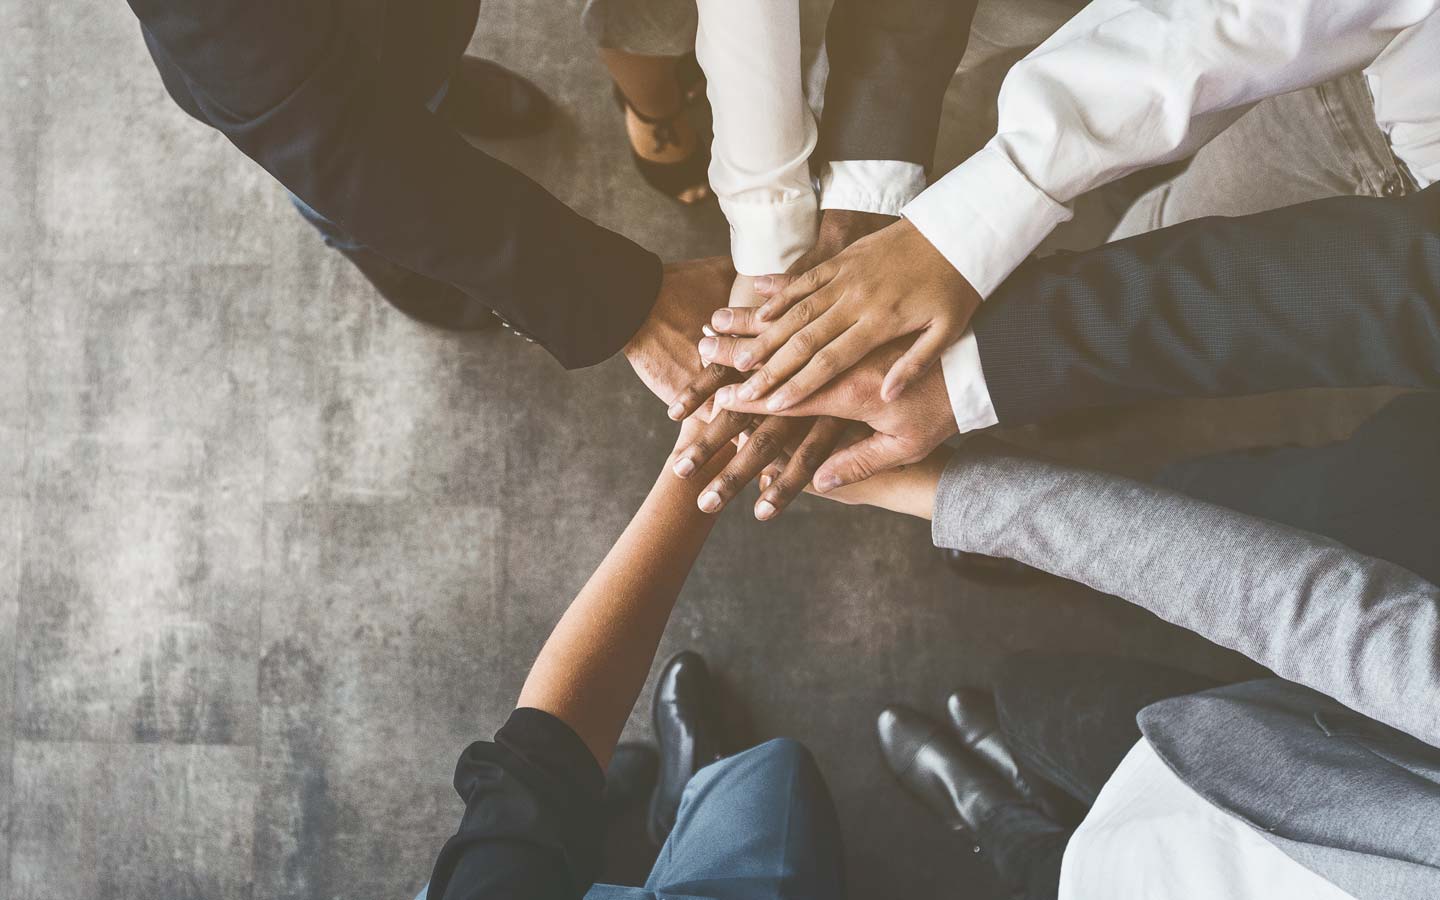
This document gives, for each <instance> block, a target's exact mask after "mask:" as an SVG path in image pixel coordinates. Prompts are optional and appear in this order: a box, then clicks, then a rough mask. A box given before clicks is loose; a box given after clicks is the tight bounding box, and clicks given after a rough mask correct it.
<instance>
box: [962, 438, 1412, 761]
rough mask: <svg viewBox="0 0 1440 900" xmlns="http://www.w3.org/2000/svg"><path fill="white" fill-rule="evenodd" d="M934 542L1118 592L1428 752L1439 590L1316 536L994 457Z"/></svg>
mask: <svg viewBox="0 0 1440 900" xmlns="http://www.w3.org/2000/svg"><path fill="white" fill-rule="evenodd" d="M933 534H934V538H935V543H936V544H937V545H938V546H942V547H949V548H953V549H957V550H965V551H970V552H978V553H984V554H987V555H991V556H1002V557H1008V558H1011V559H1016V560H1019V561H1020V562H1023V563H1026V564H1028V565H1031V566H1034V567H1036V568H1039V569H1042V570H1044V571H1047V572H1051V573H1054V574H1056V575H1059V576H1061V577H1063V578H1068V579H1071V580H1074V581H1079V582H1082V583H1084V584H1087V585H1089V586H1091V587H1093V588H1095V589H1096V590H1099V591H1102V592H1105V593H1108V594H1114V595H1116V596H1119V597H1121V598H1123V599H1125V600H1128V601H1130V602H1131V603H1134V604H1136V605H1138V606H1141V607H1144V608H1145V609H1148V610H1150V611H1151V612H1154V613H1155V614H1157V615H1159V616H1160V617H1161V618H1164V619H1166V620H1168V621H1171V622H1174V623H1176V624H1178V625H1181V626H1184V627H1185V628H1188V629H1190V630H1192V631H1195V632H1197V633H1198V634H1200V635H1202V636H1204V637H1206V638H1209V639H1210V640H1212V641H1214V642H1216V643H1218V644H1220V645H1222V646H1225V647H1230V648H1232V649H1235V650H1238V651H1240V652H1241V653H1244V654H1245V655H1247V656H1249V657H1250V658H1251V659H1254V660H1255V661H1257V662H1259V663H1261V664H1262V665H1265V666H1268V667H1269V668H1271V669H1273V670H1274V671H1275V672H1276V673H1278V674H1280V675H1281V676H1283V677H1285V678H1289V679H1291V680H1293V681H1296V682H1299V683H1301V684H1304V685H1306V686H1308V687H1312V688H1315V689H1316V690H1319V691H1322V692H1324V693H1326V694H1329V695H1330V696H1332V697H1334V698H1335V699H1337V700H1339V701H1340V702H1342V703H1345V704H1347V705H1349V706H1351V707H1353V708H1354V709H1356V710H1358V711H1360V712H1363V713H1365V714H1366V715H1369V716H1371V717H1373V718H1375V719H1378V720H1379V721H1382V722H1385V723H1387V724H1390V725H1393V726H1395V727H1397V728H1400V729H1402V730H1404V731H1406V732H1408V733H1410V734H1413V735H1415V736H1416V737H1418V738H1420V739H1422V740H1425V741H1427V742H1429V743H1432V744H1434V743H1437V742H1440V711H1437V708H1436V706H1435V704H1434V698H1435V697H1436V696H1440V588H1437V587H1436V586H1435V585H1432V584H1429V583H1428V582H1426V581H1424V579H1421V578H1420V577H1418V576H1416V575H1414V574H1412V573H1411V572H1409V571H1407V570H1405V569H1403V568H1401V567H1399V566H1396V565H1393V564H1391V563H1387V562H1384V561H1382V560H1378V559H1375V558H1373V557H1368V556H1365V555H1364V554H1361V553H1358V552H1356V551H1353V550H1351V549H1349V548H1348V547H1345V546H1343V545H1340V544H1337V543H1335V542H1333V541H1330V540H1328V539H1326V538H1323V537H1320V536H1318V535H1314V534H1311V533H1308V532H1302V531H1297V530H1295V529H1292V528H1288V527H1286V526H1282V525H1278V524H1275V523H1273V522H1269V521H1266V520H1263V519H1257V518H1253V517H1250V516H1246V515H1243V514H1241V513H1238V512H1235V511H1233V510H1229V509H1225V508H1222V507H1218V506H1214V505H1211V504H1208V503H1204V502H1201V501H1197V500H1194V499H1191V498H1188V497H1184V496H1182V495H1179V494H1175V493H1172V492H1170V491H1166V490H1163V489H1161V488H1157V487H1154V486H1151V485H1148V484H1143V483H1140V482H1136V481H1132V480H1130V479H1125V478H1120V477H1116V476H1112V475H1106V474H1102V473H1099V472H1091V471H1086V470H1081V469H1075V468H1070V467H1066V466H1061V465H1056V464H1051V463H1047V462H1042V461H1039V460H1035V459H1030V458H1026V457H1024V456H1021V455H1018V454H1012V453H1007V452H1003V451H998V450H993V449H982V450H970V449H967V450H963V451H961V452H960V453H959V454H958V455H957V456H956V458H955V460H954V461H953V462H952V463H951V464H950V466H949V467H948V469H947V470H946V472H945V475H944V477H943V478H942V479H941V482H940V486H939V490H938V492H937V495H936V500H935V519H934V526H933Z"/></svg>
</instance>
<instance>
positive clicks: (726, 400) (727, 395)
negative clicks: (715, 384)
mask: <svg viewBox="0 0 1440 900" xmlns="http://www.w3.org/2000/svg"><path fill="white" fill-rule="evenodd" d="M734 399H735V389H734V388H733V387H730V386H729V385H726V386H725V387H722V388H721V389H720V390H718V391H716V392H715V405H716V406H717V407H721V406H728V405H729V404H730V401H731V400H734Z"/></svg>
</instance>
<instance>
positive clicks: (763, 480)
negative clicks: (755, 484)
mask: <svg viewBox="0 0 1440 900" xmlns="http://www.w3.org/2000/svg"><path fill="white" fill-rule="evenodd" d="M774 480H775V479H773V478H771V477H770V476H769V475H761V476H760V490H762V491H763V490H768V489H769V487H770V482H772V481H774Z"/></svg>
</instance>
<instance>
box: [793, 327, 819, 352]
mask: <svg viewBox="0 0 1440 900" xmlns="http://www.w3.org/2000/svg"><path fill="white" fill-rule="evenodd" d="M790 349H792V350H794V351H795V352H796V353H799V354H800V355H802V356H809V355H810V354H811V353H812V352H814V350H815V333H814V332H812V331H801V332H799V333H797V334H796V335H795V336H794V337H792V338H791V339H790Z"/></svg>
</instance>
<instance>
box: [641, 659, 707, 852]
mask: <svg viewBox="0 0 1440 900" xmlns="http://www.w3.org/2000/svg"><path fill="white" fill-rule="evenodd" d="M713 703H714V701H713V698H712V693H711V690H710V672H709V670H708V669H707V668H706V667H705V660H703V659H701V658H700V655H699V654H698V653H692V652H690V651H688V650H686V651H684V652H681V653H677V654H675V655H674V656H672V657H671V658H670V661H669V662H667V663H666V664H665V668H664V669H663V670H662V671H661V672H660V680H659V682H658V683H657V684H656V685H655V700H654V703H653V705H652V707H651V714H652V715H653V717H654V720H655V740H656V743H658V744H659V745H660V775H659V780H658V781H657V782H656V784H655V793H654V794H653V795H652V796H651V798H650V838H651V839H652V840H653V841H655V843H656V844H663V843H664V842H665V838H666V837H668V836H669V835H670V829H672V828H674V827H675V816H676V814H677V813H678V812H679V811H680V797H681V795H682V794H684V793H685V785H686V784H688V783H689V782H690V779H691V778H692V777H693V776H694V775H695V773H696V772H698V771H700V770H701V769H702V768H704V767H705V766H707V765H709V764H710V763H712V762H714V761H715V760H716V759H718V758H719V756H720V746H719V728H718V726H717V723H716V718H715V710H714V705H713Z"/></svg>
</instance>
